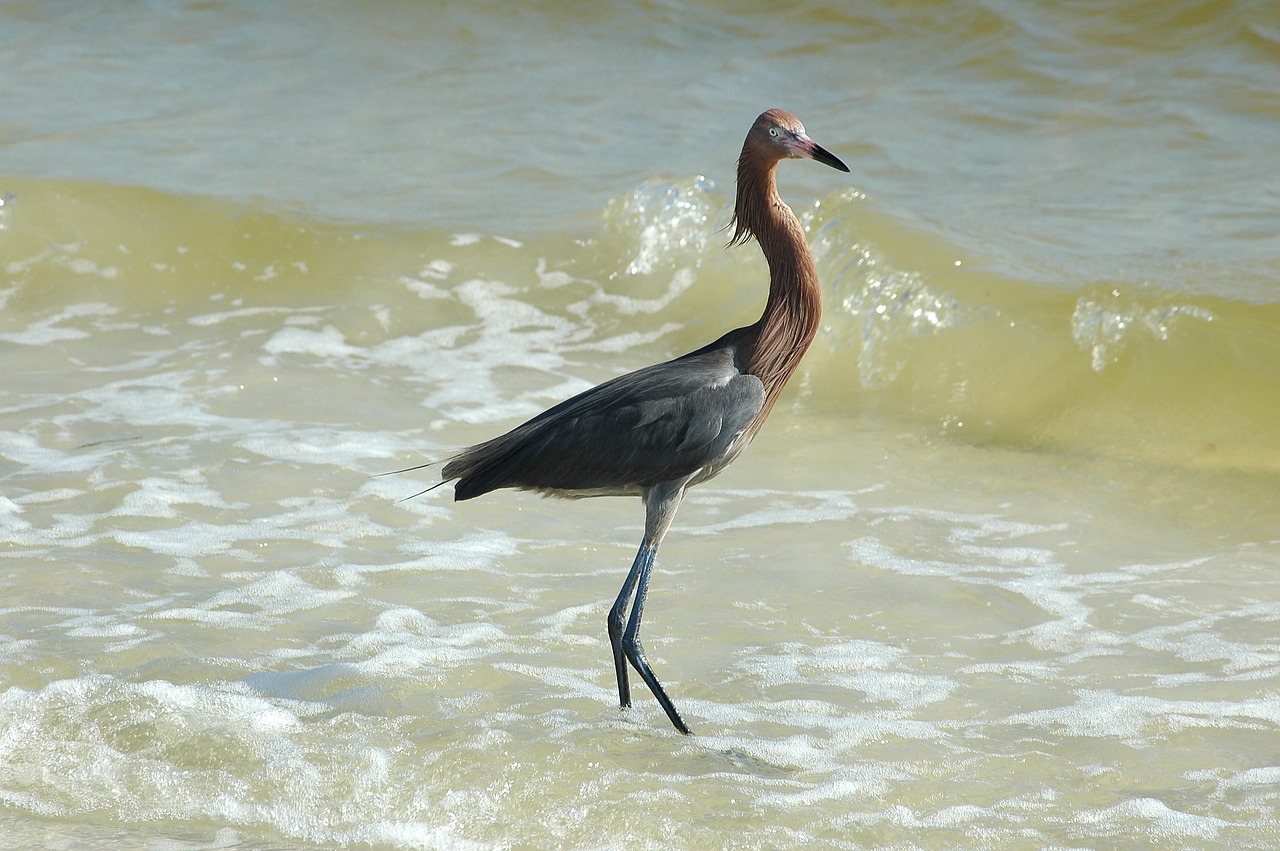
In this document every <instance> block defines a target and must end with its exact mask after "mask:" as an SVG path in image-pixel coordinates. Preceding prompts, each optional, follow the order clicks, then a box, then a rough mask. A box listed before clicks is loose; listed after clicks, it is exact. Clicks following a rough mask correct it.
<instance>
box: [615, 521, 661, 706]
mask: <svg viewBox="0 0 1280 851" xmlns="http://www.w3.org/2000/svg"><path fill="white" fill-rule="evenodd" d="M653 556H654V550H653V548H652V547H650V546H649V544H648V542H645V543H643V544H641V545H640V549H639V550H638V551H637V552H636V559H635V561H634V562H632V564H631V570H630V572H629V573H627V578H626V581H625V582H623V583H622V590H621V591H619V592H618V599H617V600H615V601H614V602H613V608H612V609H610V610H609V643H610V644H611V645H613V667H614V670H615V671H616V673H617V675H618V705H619V706H622V707H627V706H630V705H631V686H630V685H629V684H628V682H627V657H626V654H624V653H623V651H622V631H623V629H624V627H625V626H626V624H627V606H629V605H630V604H631V595H632V593H633V592H634V591H635V588H636V581H637V580H638V579H639V578H640V573H641V571H642V570H644V569H645V568H644V565H645V564H652V563H653Z"/></svg>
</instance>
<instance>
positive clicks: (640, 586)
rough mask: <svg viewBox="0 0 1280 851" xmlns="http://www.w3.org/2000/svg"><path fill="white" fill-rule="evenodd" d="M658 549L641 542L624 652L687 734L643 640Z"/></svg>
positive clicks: (678, 725)
mask: <svg viewBox="0 0 1280 851" xmlns="http://www.w3.org/2000/svg"><path fill="white" fill-rule="evenodd" d="M656 552H657V550H656V549H654V548H649V547H647V546H641V548H640V552H639V553H638V554H637V555H636V567H639V576H638V577H636V593H635V605H633V606H632V607H631V619H630V620H628V621H627V630H626V632H624V633H623V634H622V652H623V653H625V654H626V657H627V658H628V659H630V660H631V664H632V666H633V667H634V668H635V669H636V673H638V674H639V675H640V677H641V679H643V680H644V681H645V685H647V686H649V691H651V692H653V696H654V697H656V698H657V699H658V703H659V704H660V705H661V706H662V709H663V711H664V712H666V713H667V717H668V718H670V719H671V723H672V724H673V725H675V728H676V729H677V730H679V731H680V732H681V733H684V734H685V735H686V736H687V735H689V734H690V731H689V727H688V726H687V725H686V724H685V723H684V719H683V718H681V717H680V713H679V712H677V711H676V707H675V704H674V703H672V702H671V698H669V697H667V692H666V690H665V689H664V688H663V687H662V683H660V682H658V678H657V677H656V676H655V675H654V673H653V670H652V669H651V668H650V667H649V661H648V660H647V659H646V658H645V656H644V646H643V645H642V644H641V643H640V619H641V618H642V617H644V598H645V596H646V595H647V594H648V593H649V572H650V570H651V569H652V567H653V557H654V555H655V554H656ZM642 556H643V558H642ZM636 567H632V573H633V574H634V573H635V572H636ZM630 581H631V576H628V577H627V582H628V584H629V583H630ZM615 652H616V651H615ZM624 705H626V704H624Z"/></svg>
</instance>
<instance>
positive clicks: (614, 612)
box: [609, 480, 689, 735]
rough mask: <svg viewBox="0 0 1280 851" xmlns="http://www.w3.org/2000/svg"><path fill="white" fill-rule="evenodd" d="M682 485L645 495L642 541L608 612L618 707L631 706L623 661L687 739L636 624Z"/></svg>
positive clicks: (671, 484)
mask: <svg viewBox="0 0 1280 851" xmlns="http://www.w3.org/2000/svg"><path fill="white" fill-rule="evenodd" d="M685 481H687V480H680V481H676V482H664V483H662V484H658V485H654V486H652V487H650V488H649V489H648V490H647V491H645V494H644V504H645V520H644V540H643V541H641V543H640V549H639V551H637V552H636V559H635V561H634V562H633V563H632V565H631V571H630V572H629V573H628V574H627V579H626V581H625V582H623V583H622V591H621V592H620V593H619V594H618V599H617V600H616V601H614V604H613V608H612V609H610V610H609V641H610V643H611V644H612V645H613V664H614V668H615V670H616V672H617V675H618V700H619V702H620V703H621V704H622V706H624V707H625V706H630V705H631V689H630V686H629V685H628V683H627V661H630V662H631V666H632V667H633V668H635V669H636V673H638V674H639V675H640V677H641V679H643V680H644V682H645V685H647V686H648V687H649V691H651V692H653V696H654V697H656V698H657V699H658V703H659V704H660V705H661V706H662V709H663V711H664V712H666V713H667V717H668V718H670V719H671V723H672V724H673V725H675V728H676V729H677V730H679V731H680V732H681V733H684V734H685V735H688V734H689V728H688V726H687V725H686V724H685V723H684V719H682V718H681V717H680V713H679V712H677V711H676V707H675V704H673V703H672V702H671V698H669V697H667V692H666V690H665V689H663V687H662V683H660V682H658V678H657V677H656V676H655V675H654V673H653V669H651V668H650V667H649V661H648V660H647V659H646V658H645V655H644V645H642V644H641V643H640V621H641V619H642V618H643V617H644V600H645V597H646V596H647V595H648V593H649V575H650V573H651V572H652V570H653V561H654V558H655V557H656V556H657V554H658V545H659V544H661V543H662V539H663V537H664V536H665V535H666V534H667V529H668V528H670V526H671V521H672V520H673V519H674V518H675V516H676V509H677V508H679V507H680V501H681V500H682V499H683V498H684V485H685ZM628 605H630V607H631V615H630V617H629V618H626V626H625V628H624V626H623V619H624V616H625V614H626V610H627V606H628Z"/></svg>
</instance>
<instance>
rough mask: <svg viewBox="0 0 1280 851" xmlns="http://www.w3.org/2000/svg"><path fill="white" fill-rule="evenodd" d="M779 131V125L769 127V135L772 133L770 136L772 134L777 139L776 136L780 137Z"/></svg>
mask: <svg viewBox="0 0 1280 851" xmlns="http://www.w3.org/2000/svg"><path fill="white" fill-rule="evenodd" d="M779 132H780V131H779V130H778V128H777V127H770V128H769V135H770V136H772V137H773V138H775V139H776V138H778V133H779Z"/></svg>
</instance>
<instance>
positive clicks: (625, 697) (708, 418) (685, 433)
mask: <svg viewBox="0 0 1280 851" xmlns="http://www.w3.org/2000/svg"><path fill="white" fill-rule="evenodd" d="M789 157H804V158H808V159H812V160H817V161H818V162H820V163H825V164H827V165H829V166H831V167H832V168H837V169H840V170H841V171H848V170H849V168H848V167H847V166H846V165H845V164H844V163H842V162H840V160H839V159H838V158H836V156H835V155H833V154H832V153H830V152H829V151H827V150H826V149H825V148H823V147H822V146H821V145H818V144H817V143H816V142H814V141H813V140H812V139H810V138H809V137H808V136H807V135H806V134H805V132H804V127H803V126H802V125H801V124H800V122H799V121H798V120H797V119H796V117H795V116H794V115H792V114H791V113H789V112H784V111H783V110H781V109H771V110H769V111H767V112H765V113H763V114H761V116H760V117H759V118H757V119H756V121H755V123H754V124H753V125H751V130H750V131H749V132H748V133H747V139H746V142H744V143H743V145H742V155H741V156H740V157H738V197H737V201H736V203H735V204H734V208H733V221H732V225H733V227H734V230H733V237H732V239H731V240H730V244H731V245H736V244H741V243H745V242H746V241H747V240H748V239H750V238H751V237H753V236H754V237H755V238H756V241H757V242H759V243H760V249H761V250H762V251H763V252H764V256H765V259H767V260H768V261H769V298H768V301H767V302H766V303H765V308H764V314H763V315H762V316H761V317H760V319H759V320H758V321H756V322H755V323H754V324H752V325H748V326H747V327H745V328H739V329H737V330H736V331H730V332H729V333H727V334H725V335H724V336H723V337H721V338H720V339H718V340H716V341H715V342H714V343H711V344H709V345H706V346H703V347H702V348H701V349H698V350H697V351H695V352H690V353H689V354H687V355H685V356H684V357H680V358H676V359H675V360H672V361H667V362H666V363H660V364H657V365H655V366H650V367H646V368H645V369H641V370H637V371H636V372H632V373H629V374H627V375H623V376H619V377H618V378H614V379H613V380H611V381H606V382H605V383H604V384H601V385H599V386H598V387H593V388H591V389H590V390H588V391H586V392H585V393H579V394H578V395H577V396H574V397H573V398H572V399H569V400H567V401H564V402H561V403H560V404H559V405H556V406H555V407H554V408H551V409H550V410H548V411H545V412H544V413H542V414H539V415H538V416H536V417H534V418H533V419H531V420H529V421H528V422H526V423H524V424H523V425H520V426H517V427H516V428H514V429H512V430H511V431H509V432H507V433H506V434H504V435H502V436H501V437H495V438H494V439H493V440H489V441H486V442H484V443H480V444H477V445H475V446H472V447H470V448H469V449H464V450H463V451H462V452H459V453H458V454H457V455H456V456H454V457H453V458H452V459H450V460H449V462H448V463H447V464H445V467H444V471H443V481H442V482H441V484H443V483H444V482H449V481H453V480H455V479H456V480H457V484H456V485H455V486H454V499H455V500H459V501H461V500H464V499H471V498H473V497H477V496H480V495H482V494H486V493H488V492H489V491H492V490H497V489H498V488H520V489H522V490H533V491H540V492H541V493H543V494H550V495H552V496H562V497H584V496H606V495H624V494H631V495H637V496H639V497H640V498H641V499H643V500H644V507H645V520H644V539H643V540H642V541H641V542H640V550H639V551H638V552H637V553H636V558H635V561H634V562H633V563H632V565H631V571H630V572H629V573H628V574H627V578H626V581H625V582H623V583H622V590H621V591H620V592H619V593H618V599H617V600H616V601H615V602H614V604H613V608H611V609H610V610H609V641H610V643H611V644H612V645H613V665H614V669H615V671H616V673H617V677H618V701H619V703H621V705H622V706H623V707H628V706H630V705H631V688H630V685H629V684H628V682H627V662H628V661H629V662H630V663H631V665H632V666H633V667H634V668H635V669H636V672H637V673H638V674H639V675H640V677H641V678H642V679H643V680H644V681H645V684H646V685H648V686H649V690H650V691H651V692H653V696H654V697H656V698H657V699H658V703H660V704H661V705H662V708H663V709H664V710H665V711H666V713H667V717H668V718H670V719H671V723H672V724H674V725H675V728H676V729H677V730H679V731H680V732H681V733H686V734H687V733H688V732H689V728H688V727H687V726H686V725H685V723H684V721H683V720H682V719H681V718H680V713H679V712H677V711H676V707H675V705H674V704H673V703H672V702H671V698H669V697H668V696H667V692H666V690H665V689H663V687H662V684H661V683H659V682H658V678H657V677H656V676H654V673H653V670H652V669H651V668H650V667H649V663H648V661H646V659H645V655H644V647H643V646H641V644H640V620H641V618H642V617H643V614H644V600H645V595H646V593H647V592H648V590H649V573H650V571H651V570H652V568H653V560H654V556H655V555H656V554H657V552H658V545H659V544H661V543H662V538H663V536H664V535H666V533H667V529H668V528H669V527H670V526H671V521H672V519H673V518H674V517H675V515H676V509H677V508H678V507H679V506H680V501H681V499H682V498H683V497H684V492H685V489H686V488H688V487H690V486H692V485H696V484H698V483H700V482H705V481H706V480H707V479H710V478H711V477H712V476H714V475H716V474H717V473H719V472H720V471H721V470H723V469H724V468H725V467H726V466H727V465H728V464H729V462H731V461H732V460H733V459H734V458H736V457H737V456H738V453H739V452H741V451H742V450H743V449H744V448H746V445H747V444H748V443H750V442H751V438H752V437H754V436H755V433H756V432H757V431H759V430H760V426H761V425H763V424H764V420H765V417H767V416H768V415H769V411H770V410H771V409H772V408H773V405H774V403H775V402H776V401H777V400H778V394H779V393H781V392H782V387H783V385H785V384H786V383H787V379H788V378H790V377H791V373H793V372H795V369H796V367H797V366H798V365H799V363H800V358H801V357H802V356H803V355H804V352H805V349H807V348H809V343H810V342H811V341H812V340H813V335H814V333H815V332H816V331H817V329H818V320H819V317H820V315H821V312H822V294H821V289H820V287H819V285H818V273H817V270H816V269H815V268H814V265H813V255H812V254H810V253H809V245H808V243H807V242H806V241H805V238H804V230H803V229H802V228H801V227H800V222H799V221H797V220H796V217H795V214H793V213H792V212H791V209H790V208H789V207H787V205H786V204H784V203H782V199H781V198H779V197H778V188H777V184H776V182H775V180H774V170H775V167H776V166H777V164H778V161H779V160H782V159H787V158H789ZM628 607H630V614H629V615H628V611H627V610H628Z"/></svg>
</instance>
